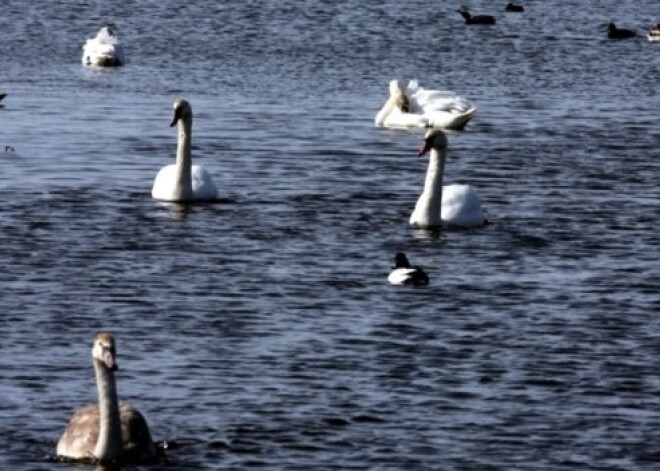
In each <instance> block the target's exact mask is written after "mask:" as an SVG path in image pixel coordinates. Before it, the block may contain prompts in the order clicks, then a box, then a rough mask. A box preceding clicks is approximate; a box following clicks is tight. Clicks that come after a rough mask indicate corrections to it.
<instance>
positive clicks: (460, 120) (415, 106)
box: [374, 80, 477, 129]
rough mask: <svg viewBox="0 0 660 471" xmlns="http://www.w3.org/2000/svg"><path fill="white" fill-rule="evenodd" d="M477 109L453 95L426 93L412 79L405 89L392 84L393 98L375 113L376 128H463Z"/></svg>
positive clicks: (433, 91)
mask: <svg viewBox="0 0 660 471" xmlns="http://www.w3.org/2000/svg"><path fill="white" fill-rule="evenodd" d="M476 112H477V108H476V107H475V106H474V105H473V104H472V102H470V101H469V100H468V99H466V98H463V97H461V96H459V95H456V94H455V93H454V92H450V91H441V90H427V89H425V88H422V87H420V86H419V83H418V82H417V80H411V81H410V83H409V84H408V87H406V88H405V89H404V88H403V87H402V85H401V83H400V82H399V81H398V80H391V81H390V97H389V99H388V100H387V101H386V102H385V105H383V107H382V108H381V109H380V111H379V112H378V113H377V114H376V118H375V120H374V122H375V124H376V126H382V127H386V128H409V127H429V128H445V129H463V128H464V127H465V125H466V124H467V123H468V121H470V120H471V119H472V118H473V117H474V115H475V113H476Z"/></svg>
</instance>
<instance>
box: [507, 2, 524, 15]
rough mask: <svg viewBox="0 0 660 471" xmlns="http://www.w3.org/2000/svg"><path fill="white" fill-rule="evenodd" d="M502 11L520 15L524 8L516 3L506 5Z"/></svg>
mask: <svg viewBox="0 0 660 471" xmlns="http://www.w3.org/2000/svg"><path fill="white" fill-rule="evenodd" d="M504 10H505V11H509V12H514V13H522V12H524V11H525V7H524V6H522V5H519V4H517V3H513V2H509V3H507V4H506V7H504Z"/></svg>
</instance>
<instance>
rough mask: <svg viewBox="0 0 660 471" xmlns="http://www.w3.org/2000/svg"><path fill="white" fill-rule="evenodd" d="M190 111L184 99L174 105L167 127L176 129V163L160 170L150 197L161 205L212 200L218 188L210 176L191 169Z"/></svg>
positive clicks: (202, 170)
mask: <svg viewBox="0 0 660 471" xmlns="http://www.w3.org/2000/svg"><path fill="white" fill-rule="evenodd" d="M192 121H193V114H192V107H191V106H190V103H188V102H187V101H186V100H184V99H180V100H177V101H175V102H174V116H173V117H172V122H171V123H170V126H174V125H175V124H177V125H178V130H179V141H178V144H177V151H176V163H174V164H171V165H167V166H165V167H163V168H161V169H160V171H159V172H158V175H156V179H155V180H154V186H153V188H152V190H151V196H153V197H154V198H156V199H158V200H163V201H179V202H190V201H200V200H214V199H216V198H217V197H218V188H217V187H216V186H215V183H213V179H212V178H211V175H209V173H208V172H207V171H206V170H204V168H202V167H201V166H199V165H192V157H191V155H190V149H191V147H192Z"/></svg>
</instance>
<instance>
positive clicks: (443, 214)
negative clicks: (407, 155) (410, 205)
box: [410, 129, 486, 227]
mask: <svg viewBox="0 0 660 471" xmlns="http://www.w3.org/2000/svg"><path fill="white" fill-rule="evenodd" d="M446 149H447V137H446V136H445V134H444V133H443V132H442V131H441V130H439V129H437V130H431V131H429V132H428V133H427V134H426V137H425V138H424V143H423V145H422V148H421V149H420V150H419V152H418V155H420V156H421V155H424V154H426V153H427V152H428V151H429V150H430V151H431V152H430V154H431V155H430V157H429V166H428V169H427V172H426V179H425V182H424V190H423V191H422V194H421V195H420V197H419V199H418V200H417V204H416V205H415V209H414V211H413V213H412V215H411V216H410V224H412V225H414V226H418V227H439V226H442V225H450V226H461V227H476V226H481V225H483V224H485V223H486V218H485V217H484V214H483V211H482V208H481V200H480V199H479V195H478V194H477V191H476V190H475V189H474V188H473V187H471V186H469V185H447V186H443V185H442V180H443V174H444V169H445V159H446Z"/></svg>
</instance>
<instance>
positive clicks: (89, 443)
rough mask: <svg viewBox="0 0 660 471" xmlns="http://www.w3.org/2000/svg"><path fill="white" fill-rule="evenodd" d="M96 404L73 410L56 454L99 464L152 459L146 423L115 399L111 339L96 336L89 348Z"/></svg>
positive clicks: (154, 448) (114, 360) (150, 441)
mask: <svg viewBox="0 0 660 471" xmlns="http://www.w3.org/2000/svg"><path fill="white" fill-rule="evenodd" d="M92 360H93V363H94V370H95V371H96V388H97V391H98V397H99V402H98V404H90V405H88V406H86V407H83V408H82V409H79V410H77V411H76V412H75V413H74V414H73V417H71V420H70V421H69V424H68V425H67V426H66V430H64V434H63V435H62V438H60V440H59V442H58V443H57V454H58V455H59V456H61V457H65V458H69V459H85V460H97V461H100V462H118V463H123V462H134V463H137V462H148V461H153V460H154V459H155V458H156V455H157V454H156V447H155V446H154V444H153V442H152V440H151V434H150V433H149V427H148V426H147V421H146V420H145V419H144V417H143V416H142V414H140V412H138V411H137V410H136V409H134V408H133V407H131V406H130V405H128V404H126V403H123V402H122V403H119V402H118V400H117V387H116V385H115V373H114V372H115V371H116V370H117V362H116V357H115V340H114V338H113V336H112V335H110V334H108V333H100V334H98V335H97V336H96V338H95V339H94V343H93V345H92Z"/></svg>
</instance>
